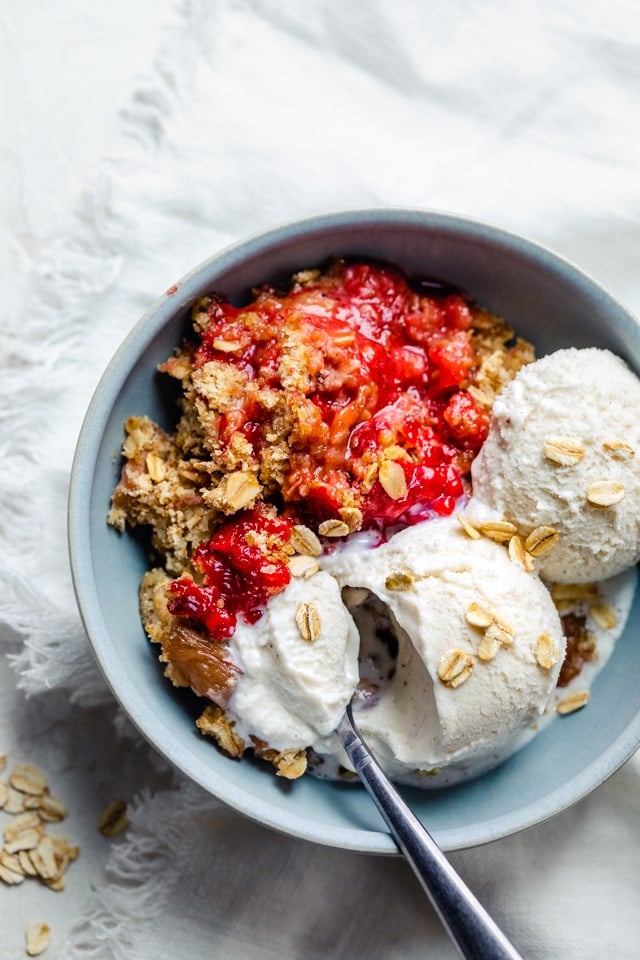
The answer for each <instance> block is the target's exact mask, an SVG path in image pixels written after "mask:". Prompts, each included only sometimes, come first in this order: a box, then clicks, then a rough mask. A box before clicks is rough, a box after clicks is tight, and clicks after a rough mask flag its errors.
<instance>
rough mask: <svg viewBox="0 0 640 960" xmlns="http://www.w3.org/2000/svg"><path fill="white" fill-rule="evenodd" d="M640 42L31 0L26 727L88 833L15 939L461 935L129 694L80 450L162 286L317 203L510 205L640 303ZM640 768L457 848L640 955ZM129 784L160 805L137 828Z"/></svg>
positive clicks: (25, 62)
mask: <svg viewBox="0 0 640 960" xmlns="http://www.w3.org/2000/svg"><path fill="white" fill-rule="evenodd" d="M639 63H640V8H639V7H638V5H637V3H635V2H631V0H629V2H625V0H612V2H609V3H608V4H607V5H606V7H602V6H601V5H600V4H598V3H596V2H595V0H587V2H572V0H555V2H553V3H552V2H550V0H539V2H524V0H515V2H513V3H510V4H507V3H504V2H501V0H485V2H476V3H473V2H470V0H433V2H431V3H429V4H423V3H421V2H419V0H398V2H394V3H389V2H387V3H383V2H381V0H377V2H376V0H369V2H363V0H353V2H344V0H319V2H314V0H308V2H306V3H304V4H302V3H295V2H294V0H253V2H249V0H209V2H207V0H185V2H181V3H178V2H177V0H154V2H152V0H136V2H135V3H131V2H125V0H110V2H109V3H108V4H101V5H91V4H86V3H80V2H79V0H58V2H57V3H56V4H48V5H47V4H43V3H38V2H37V0H6V2H5V4H4V5H3V10H2V11H1V12H0V72H1V74H2V78H3V83H2V84H1V89H2V94H1V95H2V96H3V99H4V101H5V102H4V104H3V109H2V111H1V115H2V118H3V122H2V124H1V125H0V148H1V149H0V184H1V185H2V188H1V189H0V204H1V205H2V217H1V219H0V251H1V252H2V277H1V279H2V308H1V309H2V311H3V319H2V324H1V328H0V338H1V339H0V343H1V349H2V353H1V360H0V362H1V364H2V369H1V370H0V377H1V380H2V391H0V423H1V425H2V427H1V432H0V450H1V451H2V458H1V460H0V462H1V463H2V466H3V469H2V472H1V473H0V491H1V493H2V504H3V510H2V515H1V519H0V580H1V583H0V587H1V589H0V623H2V624H3V626H2V628H1V632H0V642H1V643H2V646H3V649H4V650H5V651H6V652H7V653H8V654H9V655H10V656H9V657H8V658H3V662H2V666H1V670H0V691H1V696H0V715H1V717H2V732H1V734H0V753H2V752H7V753H9V756H10V762H17V761H19V760H29V761H33V762H36V763H38V764H39V765H40V766H41V767H42V768H43V769H44V770H46V772H47V773H48V774H49V776H50V779H51V782H52V786H53V788H54V790H55V791H56V792H58V793H60V794H61V795H62V796H63V797H64V798H65V799H66V800H67V802H68V804H69V807H70V816H69V818H68V821H67V822H66V823H65V825H64V827H65V830H66V832H68V833H69V835H70V836H72V837H73V838H74V839H75V840H77V841H78V842H79V843H80V846H81V848H82V852H81V855H80V858H79V860H78V861H77V863H75V864H73V866H72V867H71V869H70V871H69V874H68V887H67V889H66V890H65V891H64V892H63V893H57V894H56V893H52V892H51V891H49V890H47V889H45V888H43V887H39V886H38V885H37V884H35V883H33V882H27V883H24V884H23V885H22V886H20V887H15V888H8V887H4V886H0V956H1V957H3V958H5V957H6V958H11V960H14V958H18V957H21V956H23V954H24V946H23V931H24V928H25V926H26V925H27V923H29V922H31V921H33V920H44V921H46V922H48V923H49V924H50V926H51V928H52V931H53V939H52V944H51V947H50V948H49V951H48V953H47V954H46V955H47V956H49V957H51V958H65V960H66V958H78V960H80V958H87V960H88V958H91V960H106V958H114V960H115V958H118V960H125V958H126V960H138V958H140V960H142V958H145V960H146V958H148V957H151V956H153V957H154V958H157V960H165V958H167V960H169V958H172V960H173V958H174V957H175V956H184V957H189V958H190V960H200V958H202V960H205V958H207V960H209V958H213V957H215V958H224V960H236V958H237V960H267V958H275V957H277V958H284V960H315V958H318V960H319V958H329V957H331V958H344V960H347V958H348V960H358V958H362V960H365V958H366V960H376V958H380V960H383V958H384V960H386V958H391V960H395V958H398V960H400V958H402V960H407V958H416V960H417V958H419V957H420V958H421V957H429V958H433V960H440V958H442V960H444V958H450V957H453V956H454V951H453V948H452V947H451V946H450V944H449V943H448V941H447V939H446V937H445V935H444V934H443V933H442V932H441V930H440V927H439V924H438V922H437V920H436V918H435V916H434V914H433V912H432V910H431V908H430V907H429V906H428V904H427V903H426V901H425V899H424V897H423V895H422V894H421V892H420V890H419V888H418V887H417V884H416V883H415V881H414V880H413V877H412V875H411V873H410V871H409V870H408V868H407V867H405V865H404V864H403V863H402V862H401V861H399V860H398V861H394V860H389V859H375V858H367V857H364V856H358V855H355V854H347V853H342V852H340V851H336V850H330V849H324V848H321V847H313V846H311V845H308V844H305V843H302V842H299V841H293V840H288V839H286V838H283V837H281V836H277V835H275V834H273V833H270V832H269V831H267V830H265V829H262V828H260V827H258V826H255V825H252V824H249V823H247V822H246V821H244V820H242V819H241V818H240V817H238V816H237V815H236V814H234V813H233V812H230V811H228V810H226V809H224V808H222V807H220V806H219V805H217V804H216V803H215V802H214V801H212V800H211V798H209V797H207V796H206V795H204V794H203V793H202V791H200V790H199V789H197V788H195V787H193V786H191V785H189V784H187V783H185V782H183V781H182V780H181V778H180V777H178V776H177V775H174V774H172V773H171V772H170V771H168V770H166V769H165V768H164V766H163V764H162V763H161V762H160V761H159V760H158V758H157V757H155V755H153V754H152V753H151V752H150V750H149V749H148V748H147V747H146V746H145V745H144V744H142V743H141V742H140V741H139V740H138V738H137V736H136V735H135V734H134V733H133V732H132V731H131V729H130V728H129V727H128V724H127V722H126V720H124V718H122V717H121V716H120V715H119V714H118V712H117V710H116V708H115V707H114V705H113V703H112V701H111V698H110V696H109V694H108V693H107V692H106V690H105V689H104V686H103V684H102V681H101V679H100V677H99V676H98V675H97V672H96V670H95V667H94V666H93V661H92V659H91V656H90V654H89V653H88V648H87V644H86V640H85V638H84V636H83V634H82V630H81V628H80V626H79V621H78V617H77V614H76V611H75V604H74V600H73V596H72V591H71V587H70V581H69V574H68V571H67V563H66V547H65V497H66V488H67V481H68V474H69V467H70V462H71V457H72V453H73V447H74V443H75V439H76V436H77V432H78V429H79V426H80V423H81V419H82V415H83V412H84V409H85V408H86V404H87V402H88V400H89V398H90V395H91V392H92V390H93V387H94V386H95V383H96V381H97V379H98V377H99V375H100V373H101V372H102V370H103V368H104V366H105V364H106V361H107V359H108V357H109V356H110V355H111V353H112V352H113V350H114V349H115V348H116V346H117V345H118V343H119V342H120V340H121V339H122V337H123V336H124V334H125V333H126V331H127V330H128V329H129V328H130V327H131V325H132V324H133V323H134V322H135V320H136V319H137V317H138V316H139V315H140V314H141V313H142V312H143V310H144V309H145V308H146V306H147V305H148V304H149V303H151V302H152V301H153V300H154V299H155V297H156V296H157V295H158V293H159V292H161V291H163V290H165V289H166V288H167V287H168V286H169V285H170V284H171V283H173V282H174V281H175V280H176V279H177V278H178V277H180V276H181V275H182V274H183V273H184V272H185V271H186V270H187V269H188V268H189V267H190V266H192V265H193V264H194V263H197V262H199V261H200V260H202V259H204V258H205V257H206V256H208V255H210V254H211V253H212V252H214V251H215V250H217V249H219V248H220V247H221V246H223V245H225V244H227V243H228V242H230V241H232V240H235V239H238V238H241V237H243V236H245V235H247V234H249V233H252V232H254V231H257V230H260V229H262V228H265V227H268V226H271V225H273V224H275V223H279V222H281V221H283V220H287V219H292V218H295V217H299V216H301V215H305V214H310V213H317V212H323V211H326V210H332V209H339V208H356V207H367V206H369V207H370V206H391V205H394V206H418V207H432V208H438V209H446V210H451V211H457V212H461V213H465V214H469V215H472V216H476V217H480V218H485V219H489V220H492V221H493V222H495V223H498V224H500V225H502V226H504V227H507V228H509V229H512V230H515V231H516V232H519V233H523V234H526V235H528V236H530V237H531V238H533V239H535V240H538V241H541V242H543V243H547V244H549V245H550V246H552V247H553V248H555V249H556V250H557V251H558V252H559V253H561V254H564V255H565V256H568V257H569V258H570V259H572V260H574V261H575V262H576V263H578V264H579V265H580V266H581V267H582V268H584V269H586V270H587V271H589V272H591V273H592V274H593V275H594V276H595V277H596V278H597V279H598V280H600V281H601V282H602V283H603V284H604V285H605V286H607V287H608V288H609V289H610V290H611V292H612V293H613V294H614V295H616V296H618V297H619V298H620V299H621V300H622V301H623V302H625V303H626V304H627V305H628V306H629V307H631V308H632V309H635V311H636V312H640V274H639V272H638V266H637V265H638V262H639V260H640V175H639V173H640V135H639V133H638V128H637V127H638V124H637V121H638V108H639V103H640V70H639V68H638V64H639ZM639 788H640V761H639V760H638V757H636V758H634V759H633V760H632V761H630V762H629V763H628V764H627V765H626V766H625V768H623V769H622V770H621V771H620V772H619V773H618V774H616V776H614V777H613V778H612V779H611V780H610V781H609V782H608V783H607V784H606V785H604V786H603V787H601V788H600V789H599V790H598V791H596V792H595V793H594V794H593V795H592V796H591V797H589V798H588V799H587V800H585V801H583V802H582V803H580V804H578V805H577V806H575V807H574V808H573V809H572V810H569V811H567V812H566V813H564V814H562V815H561V816H560V817H558V818H556V819H555V820H554V821H552V822H550V823H548V824H546V825H543V826H540V827H537V828H535V829H533V830H531V831H529V832H528V833H526V834H523V835H521V836H517V837H513V838H510V839H508V840H505V841H502V842H499V843H496V844H493V845H492V846H490V847H485V848H482V849H478V850H473V851H468V852H465V853H460V854H457V855H455V856H454V857H453V858H452V859H453V861H454V863H455V865H456V866H457V867H458V869H459V870H460V872H461V873H462V874H463V876H464V877H465V878H466V879H467V880H468V882H469V883H470V885H471V886H472V887H473V888H474V890H475V891H476V892H477V893H478V894H479V895H480V897H481V899H482V900H483V901H484V903H485V904H486V905H487V907H488V908H489V909H490V911H491V912H492V913H493V914H494V915H495V917H496V919H497V920H498V921H499V922H500V923H501V924H502V925H503V926H504V927H505V929H506V930H507V931H508V932H509V934H510V936H511V937H512V938H513V940H514V941H515V943H516V944H517V945H518V946H519V947H520V949H521V950H522V952H523V955H524V956H525V957H527V958H532V960H533V958H535V960H538V958H539V960H542V958H545V960H546V958H559V957H562V958H563V960H578V958H579V960H590V958H594V960H595V958H600V957H602V956H610V957H614V958H616V960H625V958H629V960H631V958H637V957H638V956H640V947H639V946H638V937H637V917H638V914H639V911H640V832H639V830H638V823H639V818H640V789H639ZM115 798H124V799H127V800H128V801H129V802H130V816H131V820H132V824H131V827H130V829H129V831H128V832H127V834H126V835H125V836H123V837H121V838H119V839H116V840H112V841H109V840H105V839H104V838H103V837H101V836H100V835H99V834H98V832H97V830H96V820H97V817H98V814H99V811H100V810H101V809H102V807H103V806H104V804H105V803H106V802H107V801H109V800H111V799H115ZM2 816H4V815H2ZM3 822H4V821H3Z"/></svg>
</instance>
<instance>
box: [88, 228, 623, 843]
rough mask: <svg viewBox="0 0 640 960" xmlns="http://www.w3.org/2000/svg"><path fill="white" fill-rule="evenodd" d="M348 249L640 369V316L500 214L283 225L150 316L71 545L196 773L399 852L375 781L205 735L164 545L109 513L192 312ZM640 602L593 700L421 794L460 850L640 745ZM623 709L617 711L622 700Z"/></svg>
mask: <svg viewBox="0 0 640 960" xmlns="http://www.w3.org/2000/svg"><path fill="white" fill-rule="evenodd" d="M334 254H356V255H360V256H363V257H377V258H383V259H387V260H390V261H392V262H396V263H398V264H401V265H403V266H404V267H406V268H408V269H411V270H415V271H416V272H417V273H420V274H426V275H430V276H432V277H437V278H442V279H445V280H448V281H450V282H451V283H454V284H457V285H459V286H460V287H462V288H464V289H466V290H469V291H471V292H472V293H473V295H474V297H475V298H476V300H477V301H478V302H479V303H480V304H482V305H483V306H485V307H487V308H488V309H490V310H491V311H493V312H494V313H497V314H500V315H502V316H504V317H506V318H507V319H508V320H509V322H510V323H512V324H513V325H514V326H515V327H516V329H517V332H518V333H519V334H520V335H522V336H524V337H527V338H529V339H531V340H533V342H534V343H535V344H536V347H537V349H538V353H539V355H541V354H543V353H546V352H548V351H550V350H554V349H557V348H559V347H563V346H569V345H574V346H602V347H608V348H609V349H611V350H613V351H614V352H616V353H618V354H619V355H621V356H623V357H624V358H625V359H626V360H627V362H628V363H630V365H631V366H632V367H634V368H635V370H636V371H640V328H639V327H638V325H637V323H636V322H635V320H634V319H633V317H631V316H630V314H629V313H628V312H627V311H625V310H624V309H623V308H622V307H621V306H620V305H619V304H618V303H617V302H616V301H615V300H613V299H612V298H611V297H610V296H609V295H608V294H607V293H606V292H605V291H604V290H603V289H602V288H601V287H599V286H598V285H597V284H596V283H595V282H594V281H593V280H591V279H590V278H589V277H587V276H586V275H585V274H583V273H582V272H581V271H579V270H578V269H577V268H576V267H574V266H572V265H571V264H569V263H567V262H566V261H565V260H562V259H561V258H559V257H557V256H556V255H554V254H553V253H551V252H550V251H548V250H546V249H544V248H542V247H540V246H537V245H535V244H533V243H531V242H529V241H527V240H524V239H522V238H520V237H517V236H514V235H511V234H508V233H506V232H504V231H502V230H499V229H496V228H494V227H491V226H489V225H486V224H483V223H480V222H477V221H473V220H469V219H465V218H462V217H458V216H450V215H447V214H442V213H433V212H427V211H415V210H363V211H355V212H346V213H337V214H330V215H326V216H321V217H316V218H311V219H308V220H303V221H300V222H297V223H292V224H288V225H284V226H281V227H278V228H276V229H274V230H272V231H270V232H268V233H266V234H262V235H260V236H258V237H254V238H252V239H249V240H246V241H244V242H242V243H239V244H237V245H235V246H233V247H231V248H229V249H227V250H224V251H222V252H221V253H219V254H216V255H215V256H213V257H212V258H211V259H209V260H207V261H205V262H204V263H203V264H201V265H200V266H198V267H196V268H195V269H194V270H193V271H192V272H191V273H189V274H188V275H187V276H186V277H185V278H184V279H183V280H182V281H181V282H180V283H179V284H178V288H177V290H176V291H175V292H174V293H173V294H172V295H164V296H163V297H162V298H161V299H160V300H159V301H158V302H157V303H156V304H155V305H154V306H153V307H152V308H151V309H150V310H149V311H148V312H147V313H146V314H145V316H144V317H143V318H142V319H141V320H140V321H139V323H138V324H137V326H136V327H134V329H133V330H132V331H131V333H130V334H129V336H128V337H127V338H126V340H125V341H124V342H123V344H122V345H121V347H120V348H119V350H118V351H117V353H116V355H115V356H114V358H113V360H112V361H111V363H110V364H109V367H108V368H107V370H106V372H105V374H104V376H103V377H102V380H101V381H100V384H99V386H98V388H97V390H96V392H95V395H94V397H93V400H92V402H91V404H90V407H89V410H88V412H87V415H86V418H85V422H84V424H83V427H82V431H81V434H80V437H79V440H78V445H77V450H76V456H75V460H74V465H73V470H72V478H71V489H70V498H69V544H70V554H71V564H72V573H73V579H74V586H75V590H76V596H77V600H78V605H79V608H80V611H81V615H82V618H83V621H84V624H85V627H86V630H87V633H88V635H89V638H90V640H91V643H92V646H93V650H94V653H95V655H96V658H97V660H98V662H99V664H100V667H101V669H102V671H103V673H104V676H105V678H106V680H107V682H108V683H109V685H110V687H111V689H112V691H113V693H114V695H115V696H116V698H117V699H118V700H119V701H120V703H121V704H122V706H123V708H124V709H125V710H126V712H127V713H128V715H129V716H130V718H131V720H132V721H133V722H134V724H135V725H136V726H137V727H138V729H139V730H140V731H141V733H142V734H143V735H144V736H145V737H146V738H147V739H148V740H149V741H150V742H151V743H152V744H153V745H154V746H155V747H156V749H157V750H158V751H159V752H160V753H162V754H164V756H165V757H166V758H167V759H168V760H169V761H171V763H173V764H174V765H175V766H176V767H178V768H179V769H181V770H182V771H183V772H184V773H185V774H186V775H187V776H188V777H190V778H191V779H193V780H195V781H196V782H198V783H199V784H201V785H202V786H203V787H204V788H205V789H206V790H208V791H209V792H210V793H211V794H213V795H214V796H216V797H219V798H220V799H221V800H223V801H224V802H226V803H227V804H229V805H230V806H232V807H234V808H235V809H237V810H239V811H241V812H242V813H243V814H245V815H247V816H248V817H250V818H252V819H254V820H256V821H259V822H261V823H263V824H265V825H267V826H270V827H272V828H274V829H277V830H280V831H282V832H285V833H287V834H290V835H293V836H297V837H301V838H304V839H308V840H313V841H315V842H319V843H325V844H329V845H332V846H337V847H342V848H346V849H353V850H362V851H366V852H372V853H395V852H397V851H396V848H395V846H394V844H393V841H392V840H391V838H390V837H389V835H388V833H387V831H386V830H385V829H384V827H383V826H382V822H381V820H380V818H379V816H378V814H377V813H376V812H375V810H374V809H373V807H372V805H371V803H370V801H369V800H368V798H367V796H366V794H364V792H363V791H362V790H360V789H359V788H358V787H357V786H356V787H352V786H349V785H343V784H332V783H327V782H322V781H318V780H314V779H312V778H308V777H307V778H303V779H302V780H301V781H298V782H296V783H295V784H293V785H283V783H282V782H281V781H278V780H276V778H275V777H273V776H272V775H271V772H270V771H269V770H268V769H262V768H261V767H259V766H257V765H255V764H253V763H251V762H246V761H244V762H240V763H239V762H236V761H232V760H229V759H227V758H225V757H223V756H221V755H220V754H219V753H218V752H217V751H216V750H215V748H214V747H213V746H212V744H211V743H210V742H209V741H207V740H206V739H204V738H202V737H201V736H200V734H199V733H198V732H197V731H196V729H195V727H194V724H193V718H194V716H195V715H196V713H197V706H198V704H197V702H196V700H195V698H194V697H191V696H190V695H189V696H187V697H185V695H184V694H180V693H178V692H176V691H175V690H174V689H173V688H172V687H171V685H170V684H169V682H168V681H166V680H164V679H163V678H162V675H161V670H160V668H159V665H158V663H157V661H156V654H155V651H154V650H153V649H152V648H151V646H150V644H149V642H148V641H147V639H146V636H145V634H144V631H143V630H142V627H141V625H140V619H139V613H138V599H137V593H138V585H139V581H140V577H141V576H142V573H143V572H144V570H145V569H146V566H147V560H146V557H145V555H144V553H143V551H142V549H141V548H140V546H139V545H138V543H137V541H136V540H135V539H134V538H133V537H131V536H130V535H128V534H124V535H119V534H117V533H116V532H115V531H114V530H113V529H112V528H110V527H108V526H107V524H106V521H105V516H106V513H107V510H108V507H109V500H110V495H111V492H112V490H113V487H114V486H115V483H116V482H117V478H118V475H119V469H120V446H121V442H122V436H123V423H124V420H125V419H126V418H127V417H128V416H131V415H137V414H149V415H150V416H151V417H153V418H154V419H156V420H158V421H159V422H161V423H163V424H165V425H167V426H169V425H170V424H171V422H172V412H171V407H170V405H169V403H168V400H167V392H166V390H165V386H166V384H165V383H164V380H163V378H162V377H161V376H159V375H158V374H157V372H156V365H157V364H158V363H160V362H161V361H162V360H164V359H166V358H167V357H168V356H170V355H171V353H172V352H173V349H174V348H175V346H176V345H177V344H178V343H179V342H180V339H181V337H182V335H183V334H184V333H185V332H186V331H187V330H188V328H189V321H188V315H189V307H190V305H191V303H192V302H193V301H194V299H195V298H196V297H198V296H201V295H202V294H204V293H206V292H208V291H210V290H218V291H222V292H224V293H226V294H227V295H228V296H229V297H230V299H231V300H232V301H237V302H242V300H243V298H246V297H247V296H248V293H249V291H250V289H251V287H252V286H254V285H255V284H258V283H261V282H263V281H265V280H268V279H276V278H278V277H281V276H287V275H289V274H290V273H292V272H293V271H295V270H298V269H302V268H304V267H308V266H314V265H316V264H318V263H320V262H322V261H323V260H324V259H326V258H327V257H329V256H331V255H334ZM639 602H640V601H639V600H638V598H636V603H635V605H634V609H633V613H632V616H631V618H630V620H629V624H628V626H627V629H626V631H625V633H624V635H623V636H622V638H621V640H620V642H619V644H618V646H617V648H616V651H615V653H614V655H613V657H612V659H611V661H610V662H609V664H608V665H607V667H606V669H605V670H603V672H602V673H601V675H600V676H599V677H598V678H597V680H596V683H595V686H594V690H593V696H592V699H591V701H590V704H589V708H588V710H585V711H581V712H579V713H578V714H576V715H573V716H571V717H567V718H564V719H562V720H561V721H557V722H554V723H553V724H551V725H550V726H549V727H547V728H546V729H545V730H543V732H542V733H541V734H540V735H539V736H538V737H537V738H536V739H535V740H534V741H533V742H532V743H531V744H529V745H528V746H527V747H526V748H525V749H523V750H522V751H521V752H520V753H519V754H518V755H517V756H515V757H514V758H513V759H511V760H510V761H508V762H507V763H505V764H503V765H502V766H501V767H499V768H497V769H496V770H494V771H493V772H491V773H489V774H487V775H485V776H484V777H482V778H480V779H479V780H477V781H473V782H470V783H467V784H464V785H461V786H459V787H456V788H452V789H449V790H446V791H439V792H421V791H417V790H406V791H404V792H405V793H406V795H407V796H408V798H409V800H410V803H411V805H412V807H413V809H414V810H415V811H416V813H417V814H418V816H419V817H420V818H421V819H422V820H423V821H424V823H425V824H426V825H428V827H429V829H430V830H431V832H432V833H433V834H434V836H435V838H436V840H437V841H438V842H439V843H440V844H441V846H442V847H443V848H444V849H446V850H454V849H461V848H465V847H470V846H474V845H477V844H481V843H485V842H488V841H491V840H495V839H498V838H500V837H504V836H507V835H509V834H512V833H515V832H516V831H518V830H521V829H524V828H526V827H529V826H532V825H533V824H536V823H539V822H541V821H543V820H545V819H547V818H549V817H551V816H553V815H554V814H556V813H558V812H560V811H561V810H563V809H565V808H566V807H568V806H570V805H571V804H573V803H575V802H576V801H577V800H578V799H580V798H581V797H583V796H585V795H586V794H587V793H589V792H590V791H591V790H592V789H594V787H596V786H597V785H598V784H600V783H601V782H602V781H604V780H605V779H606V778H607V777H608V776H610V775H611V774H612V773H613V772H614V771H615V770H616V769H617V768H618V767H619V766H620V765H621V764H622V763H624V761H625V760H626V759H627V758H628V757H629V756H630V755H631V754H632V752H633V751H634V750H635V748H636V747H637V745H638V743H640V711H639V709H638V705H637V696H636V687H637V681H636V679H635V678H636V677H637V676H638V675H640V644H639V643H638V642H637V641H636V638H635V633H636V631H637V626H638V623H640V609H639ZM612 704H615V709H611V705H612Z"/></svg>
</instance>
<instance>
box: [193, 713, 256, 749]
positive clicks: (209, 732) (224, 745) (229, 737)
mask: <svg viewBox="0 0 640 960" xmlns="http://www.w3.org/2000/svg"><path fill="white" fill-rule="evenodd" d="M234 726H235V724H234V722H233V721H232V720H229V718H228V717H227V715H226V714H225V712H224V710H223V709H222V708H221V707H218V706H217V705H215V704H210V705H209V706H208V707H205V709H204V710H203V712H202V713H201V714H200V716H199V717H198V719H197V720H196V727H197V728H198V730H199V731H200V733H202V734H204V735H206V736H209V737H213V739H214V740H215V741H216V743H217V744H218V746H219V747H220V749H221V750H222V751H223V752H224V753H226V754H227V755H228V756H230V757H241V756H242V754H243V753H244V751H245V749H246V747H245V743H244V740H243V739H242V737H240V736H239V735H238V734H237V733H236V732H235V730H234V729H233V728H234Z"/></svg>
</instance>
